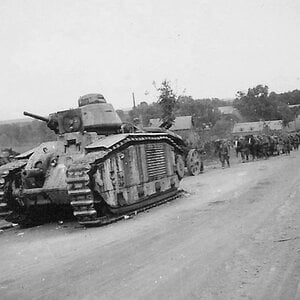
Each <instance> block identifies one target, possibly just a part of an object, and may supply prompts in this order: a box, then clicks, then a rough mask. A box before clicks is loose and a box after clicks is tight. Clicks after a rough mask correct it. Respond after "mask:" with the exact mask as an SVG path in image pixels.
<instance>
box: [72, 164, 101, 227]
mask: <svg viewBox="0 0 300 300" xmlns="http://www.w3.org/2000/svg"><path fill="white" fill-rule="evenodd" d="M89 171H90V165H89V164H88V163H74V164H73V165H72V166H70V167H69V169H68V171H67V178H66V181H67V188H68V195H69V197H70V200H71V202H70V204H71V206H72V208H73V214H74V216H75V217H76V218H77V220H78V222H79V223H80V224H85V223H86V222H91V221H94V220H96V219H97V211H96V209H95V207H94V197H93V193H92V191H91V189H90V188H89V184H90V178H89V175H88V172H89Z"/></svg>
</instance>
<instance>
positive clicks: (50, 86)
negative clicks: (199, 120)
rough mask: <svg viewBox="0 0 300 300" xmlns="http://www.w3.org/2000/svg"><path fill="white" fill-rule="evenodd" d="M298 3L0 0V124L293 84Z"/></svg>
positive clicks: (298, 57) (299, 69)
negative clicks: (94, 98) (97, 102)
mask: <svg viewBox="0 0 300 300" xmlns="http://www.w3.org/2000/svg"><path fill="white" fill-rule="evenodd" d="M299 15H300V1H298V0H293V1H292V0H281V1H278V0H265V1H262V0H251V1H249V0H245V1H244V0H227V1H226V0H185V1H181V0H151V1H140V0H126V1H125V0H123V1H121V0H51V1H49V0H0V104H1V109H0V121H1V120H8V119H15V118H23V115H22V113H23V111H24V110H26V111H30V112H33V113H36V114H40V115H43V116H47V115H48V114H49V113H52V112H56V111H60V110H65V109H69V108H75V107H76V106H77V100H78V98H79V96H82V95H84V94H88V93H101V94H103V95H104V96H105V98H106V100H107V101H108V102H110V103H112V104H113V105H114V107H115V108H116V109H120V108H128V107H131V106H132V93H133V92H134V94H135V98H136V102H137V103H140V102H141V101H146V102H148V103H151V102H154V101H156V100H157V98H156V97H157V92H156V90H155V87H154V84H153V82H155V83H156V86H157V87H158V86H159V85H160V83H161V82H162V81H163V80H164V79H167V80H169V81H170V83H171V86H172V88H173V90H174V91H175V93H177V95H180V94H185V95H188V96H192V97H193V98H195V99H199V98H212V97H217V98H234V97H235V95H236V92H237V91H239V90H243V91H245V90H247V89H248V88H249V87H254V86H256V85H257V84H264V85H268V86H269V89H270V91H275V92H278V93H279V92H286V91H291V90H294V89H299V88H300V39H299V33H300V32H299V31H300V18H299Z"/></svg>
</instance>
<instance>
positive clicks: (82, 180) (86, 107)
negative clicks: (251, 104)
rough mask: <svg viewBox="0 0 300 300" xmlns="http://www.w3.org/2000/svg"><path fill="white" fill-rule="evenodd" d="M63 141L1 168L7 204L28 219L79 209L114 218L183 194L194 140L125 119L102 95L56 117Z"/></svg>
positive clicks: (85, 215) (81, 213) (90, 216)
mask: <svg viewBox="0 0 300 300" xmlns="http://www.w3.org/2000/svg"><path fill="white" fill-rule="evenodd" d="M24 115H27V116H30V117H33V118H35V119H39V120H41V121H44V122H46V123H47V125H48V127H49V128H50V129H52V130H53V131H54V132H55V133H56V134H57V140H56V141H51V142H45V143H42V144H41V145H39V146H38V147H36V148H34V149H32V150H29V151H27V152H25V153H22V154H20V155H18V156H16V159H15V160H14V161H13V162H11V163H9V164H6V165H4V166H1V167H0V203H1V207H2V210H6V211H12V214H10V218H13V219H14V221H15V222H18V223H19V224H22V225H29V224H36V223H40V222H44V221H45V218H46V219H47V217H49V216H51V217H53V215H54V216H55V217H56V218H57V219H63V218H64V217H65V216H66V215H69V214H72V215H73V216H74V217H75V218H76V219H77V220H78V222H79V223H80V224H83V225H101V224H107V223H110V222H111V221H112V220H115V219H118V218H120V217H122V216H124V215H126V214H129V213H131V212H136V211H139V210H140V209H144V208H145V207H150V206H153V205H156V204H158V203H160V202H162V201H166V200H168V199H172V198H174V197H176V195H177V192H178V188H179V183H180V180H181V179H182V178H183V176H184V172H185V167H184V164H185V163H184V159H185V157H186V153H185V151H186V146H185V144H184V142H183V140H182V139H181V138H180V137H179V136H178V135H176V134H174V133H171V132H168V131H163V130H162V131H160V132H151V131H149V130H148V131H145V130H143V129H139V128H137V127H135V126H133V125H130V124H129V125H128V124H122V122H121V120H120V118H119V116H118V114H117V113H116V112H115V110H114V108H113V106H112V105H111V104H109V103H107V102H106V100H105V99H104V97H103V96H102V95H101V94H88V95H85V96H82V97H80V98H79V100H78V108H75V109H69V110H64V111H59V112H56V113H53V114H50V115H49V117H48V118H45V117H42V116H38V115H34V114H31V113H28V112H24Z"/></svg>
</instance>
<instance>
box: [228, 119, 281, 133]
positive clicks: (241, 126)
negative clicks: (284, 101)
mask: <svg viewBox="0 0 300 300" xmlns="http://www.w3.org/2000/svg"><path fill="white" fill-rule="evenodd" d="M282 131H283V123H282V120H274V121H259V122H246V123H236V124H234V126H233V129H232V134H233V135H235V136H237V135H238V136H245V135H250V134H254V135H258V134H272V133H281V132H282Z"/></svg>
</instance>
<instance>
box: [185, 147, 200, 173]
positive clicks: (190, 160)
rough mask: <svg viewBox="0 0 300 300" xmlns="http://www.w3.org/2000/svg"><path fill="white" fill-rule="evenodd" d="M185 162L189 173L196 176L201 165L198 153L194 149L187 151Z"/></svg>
mask: <svg viewBox="0 0 300 300" xmlns="http://www.w3.org/2000/svg"><path fill="white" fill-rule="evenodd" d="M186 164H187V169H188V173H189V175H193V176H196V175H198V174H200V172H201V171H202V169H203V167H201V165H202V164H201V158H200V154H199V152H198V151H197V150H196V149H192V150H190V151H189V153H188V155H187V158H186Z"/></svg>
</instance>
